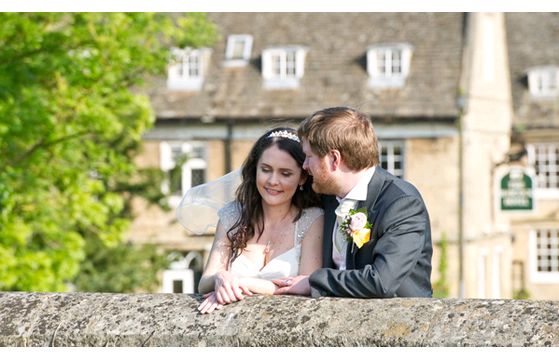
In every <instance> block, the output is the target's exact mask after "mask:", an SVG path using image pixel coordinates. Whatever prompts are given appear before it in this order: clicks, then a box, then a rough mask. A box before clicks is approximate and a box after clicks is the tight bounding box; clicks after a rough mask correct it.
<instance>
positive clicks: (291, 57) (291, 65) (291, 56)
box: [285, 51, 297, 77]
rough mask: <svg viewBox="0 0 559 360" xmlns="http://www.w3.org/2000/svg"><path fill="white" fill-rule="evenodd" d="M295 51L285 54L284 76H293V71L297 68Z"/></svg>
mask: <svg viewBox="0 0 559 360" xmlns="http://www.w3.org/2000/svg"><path fill="white" fill-rule="evenodd" d="M295 58H296V56H295V51H288V52H286V54H285V74H286V75H287V76H288V77H292V76H295V69H296V67H297V63H296V61H295Z"/></svg>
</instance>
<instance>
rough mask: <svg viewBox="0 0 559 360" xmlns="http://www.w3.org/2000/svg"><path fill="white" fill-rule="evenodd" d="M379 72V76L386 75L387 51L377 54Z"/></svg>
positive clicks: (380, 51) (379, 51)
mask: <svg viewBox="0 0 559 360" xmlns="http://www.w3.org/2000/svg"><path fill="white" fill-rule="evenodd" d="M377 71H378V73H379V75H386V50H378V52H377Z"/></svg>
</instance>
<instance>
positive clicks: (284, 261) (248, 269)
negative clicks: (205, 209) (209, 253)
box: [218, 202, 324, 280]
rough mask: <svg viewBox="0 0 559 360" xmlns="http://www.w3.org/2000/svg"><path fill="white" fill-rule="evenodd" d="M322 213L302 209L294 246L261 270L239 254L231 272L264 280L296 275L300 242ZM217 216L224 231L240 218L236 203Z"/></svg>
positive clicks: (317, 209) (316, 208)
mask: <svg viewBox="0 0 559 360" xmlns="http://www.w3.org/2000/svg"><path fill="white" fill-rule="evenodd" d="M323 213H324V212H323V210H322V209H321V208H318V207H312V208H307V209H303V214H302V215H301V218H300V219H299V220H297V222H296V223H295V230H294V233H293V244H294V246H293V247H292V248H291V249H289V250H287V251H285V252H284V253H282V254H280V255H279V256H276V257H275V258H273V259H272V260H271V261H270V262H268V263H267V264H266V265H265V266H264V267H263V268H262V269H259V266H258V265H256V264H255V263H253V262H252V261H251V260H250V259H249V258H247V257H246V256H244V255H243V254H241V255H239V257H237V258H236V259H235V261H233V264H232V265H231V271H232V272H233V273H234V274H236V275H238V276H248V277H258V278H261V279H266V280H272V279H277V278H281V277H285V276H295V275H297V274H298V272H299V259H300V257H301V241H302V240H303V238H304V237H305V234H306V233H307V231H308V230H309V228H310V227H311V225H312V224H313V223H314V222H315V220H316V219H317V218H318V217H320V216H321V215H322V214H323ZM218 215H219V219H220V221H221V224H222V225H223V226H224V228H225V229H227V230H229V229H230V228H231V226H233V224H235V222H236V221H237V219H238V218H239V216H240V211H239V208H238V203H236V202H230V203H228V204H227V205H225V206H224V207H223V208H222V209H221V210H219V212H218Z"/></svg>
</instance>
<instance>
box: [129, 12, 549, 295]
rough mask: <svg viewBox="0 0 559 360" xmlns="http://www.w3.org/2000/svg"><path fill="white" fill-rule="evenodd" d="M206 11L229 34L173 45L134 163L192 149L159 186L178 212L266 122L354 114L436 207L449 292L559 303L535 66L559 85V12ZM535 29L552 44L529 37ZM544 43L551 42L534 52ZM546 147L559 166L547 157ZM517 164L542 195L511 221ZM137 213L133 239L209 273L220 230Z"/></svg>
mask: <svg viewBox="0 0 559 360" xmlns="http://www.w3.org/2000/svg"><path fill="white" fill-rule="evenodd" d="M208 17H209V18H210V19H211V20H212V21H214V22H215V23H216V25H217V26H218V29H219V30H220V33H221V38H220V40H219V41H217V42H216V43H215V44H214V46H213V47H212V48H207V49H176V51H175V55H176V61H175V62H173V63H172V64H170V67H169V75H168V77H167V78H166V79H159V80H158V81H156V82H155V83H154V84H153V87H152V88H151V90H150V94H149V95H150V97H151V99H152V102H153V105H154V107H155V109H156V113H157V122H156V125H155V127H154V128H153V129H152V130H150V131H149V132H148V133H146V134H145V136H144V141H145V146H144V153H143V154H142V156H141V157H140V158H138V162H139V163H140V164H141V165H146V166H148V165H149V166H159V167H160V168H162V169H163V170H169V171H170V170H171V169H172V168H173V167H174V165H176V161H175V160H177V159H179V158H180V156H181V155H182V154H188V157H189V160H188V161H187V162H186V163H185V164H184V165H182V174H181V177H180V181H179V183H178V185H177V184H175V186H170V184H163V186H164V187H166V189H167V191H169V194H170V195H169V196H170V197H171V198H172V199H171V200H172V201H171V204H175V205H177V204H178V201H179V200H180V197H181V196H182V194H184V192H185V191H186V190H188V188H190V187H191V186H193V185H196V184H199V183H203V182H208V181H212V180H215V179H217V178H219V177H220V176H222V175H224V174H226V173H228V172H229V171H232V170H235V169H238V168H239V167H240V166H241V165H242V162H243V160H244V158H245V156H246V155H247V153H248V151H249V149H250V147H251V146H252V144H253V142H254V141H255V140H256V138H257V137H258V136H260V135H261V134H262V133H263V132H264V131H265V130H266V129H269V128H271V127H273V126H276V125H280V124H292V125H293V126H297V124H298V123H299V122H300V121H301V120H302V119H304V118H305V117H306V116H308V115H309V114H311V113H312V112H314V111H316V110H318V109H321V108H324V107H328V106H338V105H347V106H351V107H355V108H357V109H359V110H361V111H363V112H365V113H367V114H368V115H369V116H370V118H371V119H372V122H373V125H374V127H375V129H376V131H377V133H378V136H379V140H380V144H381V148H382V154H381V163H382V166H383V167H385V168H386V169H388V170H389V171H391V172H393V173H394V174H395V175H398V176H401V177H403V178H405V179H406V180H408V181H410V182H412V183H413V184H414V185H416V186H417V188H418V189H419V190H420V192H421V193H422V195H423V197H424V199H425V202H426V204H427V207H428V210H429V213H430V216H431V226H432V234H433V242H434V245H435V247H434V248H435V249H434V257H433V275H432V280H433V282H435V281H437V280H438V279H439V278H440V277H441V276H443V275H444V276H446V277H447V280H448V283H449V287H450V288H449V290H450V296H452V297H457V296H461V297H469V298H511V297H513V296H515V295H518V294H520V291H521V290H524V291H525V292H526V291H527V293H528V294H529V295H530V296H531V297H532V298H537V299H559V267H558V265H557V261H559V253H558V251H559V245H558V244H557V241H558V240H557V238H558V236H559V235H558V232H559V215H558V213H559V201H557V200H558V199H559V195H558V194H559V184H558V183H557V180H549V179H555V178H556V177H557V176H558V174H559V170H558V167H559V155H558V153H557V151H558V150H557V149H558V147H559V136H557V129H558V126H557V124H558V123H559V117H558V116H557V115H558V114H557V109H558V107H559V101H558V97H557V94H555V95H553V96H547V97H545V99H546V100H545V101H544V102H542V100H541V99H540V98H537V97H536V99H535V100H534V98H533V96H532V95H531V93H530V91H531V90H530V88H529V86H528V84H527V80H526V77H527V76H528V75H527V73H526V71H527V69H529V68H530V67H534V68H535V69H536V71H539V70H541V67H542V66H544V65H545V66H544V67H543V70H546V69H550V73H551V74H555V81H556V82H557V79H559V73H557V70H556V67H554V66H559V55H558V54H559V51H557V50H559V49H555V48H556V47H557V46H556V45H554V44H553V41H552V38H553V34H554V33H555V34H557V32H558V31H559V30H558V29H559V16H557V15H555V14H522V13H515V14H502V13H475V14H462V13H433V14H431V13H276V14H272V13H210V14H208ZM536 24H537V26H539V27H541V31H540V32H538V34H540V33H541V34H545V35H546V36H542V37H541V38H540V37H539V36H538V35H536V33H534V32H531V31H527V30H523V29H528V28H529V27H530V26H536ZM532 37H536V38H537V39H536V38H532ZM542 39H544V40H546V42H545V44H547V45H548V47H545V46H544V47H542V46H540V45H539V44H541V40H542ZM538 41H540V42H538ZM554 47H555V48H554ZM554 50H555V51H554ZM539 52H543V53H545V54H543V53H542V54H539ZM553 69H555V73H553ZM536 74H539V73H537V72H536ZM544 75H545V73H544ZM550 76H551V75H550ZM540 82H541V81H540ZM546 84H547V83H546ZM550 86H552V85H550ZM555 86H556V87H555V89H557V83H556V85H555ZM552 93H553V91H552ZM544 103H545V105H546V107H544V106H543V104H544ZM535 120H537V121H535ZM536 123H537V124H538V125H537V126H536V125H535V124H536ZM539 144H543V145H541V146H540V145H539ZM538 146H540V147H538ZM553 151H555V152H553ZM535 152H536V153H537V154H538V156H540V157H541V156H544V157H545V156H547V155H546V154H548V153H549V154H550V155H549V156H548V157H547V158H549V159H548V160H549V161H552V160H553V159H557V160H556V161H558V162H556V163H555V165H554V166H552V165H546V166H543V165H541V161H540V162H538V163H537V164H536V162H535V161H536V160H534V159H535V157H534V156H535V155H534V153H535ZM540 153H543V154H544V155H541V154H540ZM553 153H554V154H555V156H557V157H556V158H553V156H552V155H551V154H553ZM547 158H546V159H547ZM177 161H178V160H177ZM546 161H547V160H546ZM553 161H554V160H553ZM546 164H547V163H546ZM513 165H521V166H525V167H528V168H531V169H532V170H533V171H534V172H535V174H536V176H537V179H538V181H539V183H538V184H540V185H539V186H543V187H545V188H537V189H536V192H535V194H536V197H535V210H533V211H531V212H515V213H512V214H511V213H507V212H504V211H501V209H500V208H499V206H498V203H497V200H496V199H497V198H498V196H499V189H498V186H496V184H497V183H498V181H499V178H500V176H501V175H502V174H503V173H504V172H506V171H507V169H509V167H510V166H513ZM535 165H537V166H539V167H540V168H535ZM553 181H555V182H553ZM169 186H170V187H169ZM173 194H174V195H173ZM135 208H136V212H137V215H138V217H137V219H136V220H135V222H134V224H133V226H132V228H131V230H130V233H129V237H130V239H131V240H132V241H135V242H138V243H145V242H151V243H157V244H160V245H161V246H162V247H163V248H166V249H173V250H176V251H180V252H182V253H184V254H185V255H186V254H187V253H188V252H193V251H194V252H195V254H196V256H195V257H193V256H190V257H189V259H190V260H192V259H193V258H196V260H197V261H195V262H189V264H190V265H189V264H186V265H185V264H179V265H177V266H178V267H180V266H183V267H184V266H187V267H188V266H190V267H195V268H196V267H197V268H198V270H199V268H200V266H201V263H203V259H204V258H205V257H206V256H207V252H208V251H209V249H210V247H211V241H212V234H205V235H202V236H198V235H194V234H189V233H188V232H186V231H185V230H184V229H183V228H182V227H181V226H180V225H179V224H178V223H177V222H176V219H175V213H174V211H172V212H169V213H166V212H164V211H162V210H161V209H158V208H155V207H149V206H147V205H146V204H143V203H141V202H140V201H138V203H137V204H136V207H135ZM443 239H445V241H447V242H448V244H449V247H448V253H447V262H448V264H449V265H448V269H447V270H446V271H445V273H444V274H440V273H439V271H438V264H439V262H440V248H439V247H438V246H437V245H438V244H440V242H441V241H442V240H443ZM544 243H545V244H544ZM538 244H540V245H538ZM542 244H544V245H542ZM538 246H539V247H538ZM542 246H546V247H547V246H549V249H547V248H546V249H547V250H542ZM548 250H549V251H548ZM538 254H539V255H538ZM538 256H540V257H539V258H538ZM544 257H546V259H545V260H544V259H543V258H544ZM538 259H539V260H538ZM538 262H539V265H538ZM192 264H196V265H195V266H193V265H192ZM538 266H539V267H538ZM534 269H535V270H534ZM186 288H187V287H183V290H184V289H186Z"/></svg>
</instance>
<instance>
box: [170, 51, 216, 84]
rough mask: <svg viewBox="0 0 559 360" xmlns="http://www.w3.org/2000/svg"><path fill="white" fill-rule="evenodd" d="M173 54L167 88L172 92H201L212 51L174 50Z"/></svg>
mask: <svg viewBox="0 0 559 360" xmlns="http://www.w3.org/2000/svg"><path fill="white" fill-rule="evenodd" d="M171 54H172V60H171V64H170V65H169V69H168V77H167V87H168V88H169V89H172V90H200V89H201V87H202V83H203V82H204V75H205V71H206V66H207V63H208V61H209V54H210V50H209V49H190V48H186V49H177V48H173V49H172V50H171Z"/></svg>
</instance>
